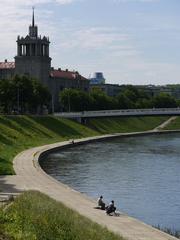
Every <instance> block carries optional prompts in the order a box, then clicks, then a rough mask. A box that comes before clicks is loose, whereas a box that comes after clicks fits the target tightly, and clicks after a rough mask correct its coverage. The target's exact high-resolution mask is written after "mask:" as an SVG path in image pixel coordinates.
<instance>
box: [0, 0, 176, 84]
mask: <svg viewBox="0 0 180 240" xmlns="http://www.w3.org/2000/svg"><path fill="white" fill-rule="evenodd" d="M32 5H34V6H35V8H36V10H35V15H36V23H37V25H38V27H39V34H41V35H46V36H49V37H50V41H51V47H50V55H51V57H52V66H54V67H61V68H62V69H66V68H68V69H70V70H78V71H79V72H80V73H81V74H82V75H84V76H85V77H88V76H89V75H90V73H92V72H96V71H102V72H103V73H104V76H105V78H106V82H107V83H115V84H127V83H129V84H156V85H160V84H168V83H180V24H179V23H180V14H179V11H180V0H96V1H95V0H1V9H0V29H1V38H0V46H1V47H0V56H1V61H3V60H4V59H5V58H8V60H11V61H12V60H13V57H14V56H15V55H16V38H17V35H23V36H25V35H26V34H27V32H28V26H29V24H30V22H31V14H32V10H31V7H32Z"/></svg>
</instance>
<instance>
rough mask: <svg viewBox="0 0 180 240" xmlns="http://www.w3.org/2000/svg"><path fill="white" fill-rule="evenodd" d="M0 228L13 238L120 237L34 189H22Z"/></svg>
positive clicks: (112, 239) (115, 239)
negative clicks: (28, 190) (27, 190)
mask: <svg viewBox="0 0 180 240" xmlns="http://www.w3.org/2000/svg"><path fill="white" fill-rule="evenodd" d="M0 229H1V232H3V234H4V235H6V238H4V239H16V240H24V239H26V240H33V239H34V240H36V239H37V240H55V239H57V240H60V239H61V240H85V239H87V240H123V238H121V237H119V236H116V235H115V234H113V233H111V232H109V231H107V229H105V228H103V227H101V226H100V225H98V224H96V223H93V222H92V221H90V220H88V219H87V218H85V217H83V216H81V215H79V214H78V213H76V212H74V211H72V210H70V209H68V208H66V207H65V206H64V205H63V204H61V203H59V202H56V201H55V200H53V199H51V198H49V197H47V196H46V195H44V194H41V193H39V192H36V191H30V192H25V193H23V194H22V195H21V196H19V197H18V198H17V199H16V200H15V202H14V203H13V204H12V205H10V206H9V207H8V208H7V209H6V210H5V211H3V210H2V209H0Z"/></svg>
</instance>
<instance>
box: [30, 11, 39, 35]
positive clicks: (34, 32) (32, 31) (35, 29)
mask: <svg viewBox="0 0 180 240" xmlns="http://www.w3.org/2000/svg"><path fill="white" fill-rule="evenodd" d="M34 9H35V7H32V10H33V12H32V25H31V26H29V36H30V37H31V38H37V37H38V27H37V26H36V25H35V20H34Z"/></svg>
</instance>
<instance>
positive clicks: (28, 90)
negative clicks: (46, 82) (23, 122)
mask: <svg viewBox="0 0 180 240" xmlns="http://www.w3.org/2000/svg"><path fill="white" fill-rule="evenodd" d="M50 100H51V94H50V93H49V90H48V89H47V88H46V87H44V86H43V85H42V84H41V83H40V82H39V81H37V80H35V79H30V78H28V77H26V76H22V77H21V76H18V75H16V76H15V77H14V78H12V79H9V80H0V112H3V113H13V112H14V113H27V112H29V113H37V112H41V111H42V108H43V105H46V106H48V105H49V102H50Z"/></svg>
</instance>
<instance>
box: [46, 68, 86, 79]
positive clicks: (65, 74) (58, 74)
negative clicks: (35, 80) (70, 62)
mask: <svg viewBox="0 0 180 240" xmlns="http://www.w3.org/2000/svg"><path fill="white" fill-rule="evenodd" d="M50 76H51V77H52V78H66V79H76V78H79V77H80V78H81V79H82V80H86V78H84V77H83V76H81V75H80V74H79V73H78V72H71V71H62V70H52V71H51V74H50Z"/></svg>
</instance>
